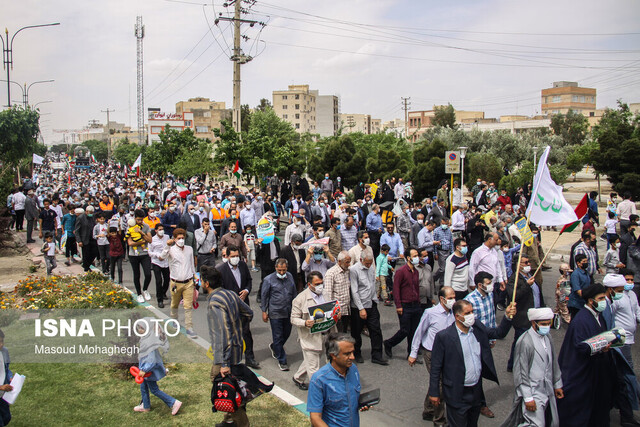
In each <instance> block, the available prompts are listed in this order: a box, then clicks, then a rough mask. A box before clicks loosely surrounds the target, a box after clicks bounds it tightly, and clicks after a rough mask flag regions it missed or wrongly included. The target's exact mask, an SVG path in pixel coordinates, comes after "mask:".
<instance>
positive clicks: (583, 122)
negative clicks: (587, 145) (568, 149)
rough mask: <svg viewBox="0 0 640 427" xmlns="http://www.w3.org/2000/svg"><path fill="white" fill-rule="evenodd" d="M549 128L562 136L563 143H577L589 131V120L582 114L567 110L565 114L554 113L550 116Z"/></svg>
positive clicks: (579, 142) (581, 140)
mask: <svg viewBox="0 0 640 427" xmlns="http://www.w3.org/2000/svg"><path fill="white" fill-rule="evenodd" d="M551 129H553V133H554V134H556V135H558V136H559V137H561V138H562V143H563V145H578V144H582V143H583V142H584V139H585V137H586V136H587V133H588V132H589V121H588V120H587V118H586V117H585V116H583V115H582V114H580V113H576V112H575V111H573V110H569V111H568V112H567V114H555V115H554V116H553V117H552V118H551Z"/></svg>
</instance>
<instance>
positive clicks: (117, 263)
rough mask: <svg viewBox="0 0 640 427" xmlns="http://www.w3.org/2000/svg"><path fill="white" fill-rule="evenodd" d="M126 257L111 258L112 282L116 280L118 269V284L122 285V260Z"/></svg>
mask: <svg viewBox="0 0 640 427" xmlns="http://www.w3.org/2000/svg"><path fill="white" fill-rule="evenodd" d="M123 259H124V255H118V256H110V257H109V271H111V280H115V278H116V268H117V269H118V283H120V284H122V260H123Z"/></svg>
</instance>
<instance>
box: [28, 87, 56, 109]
mask: <svg viewBox="0 0 640 427" xmlns="http://www.w3.org/2000/svg"><path fill="white" fill-rule="evenodd" d="M53 82H55V80H38V81H37V82H33V83H31V84H30V85H29V86H28V87H27V84H26V83H25V84H24V85H25V90H24V91H22V96H23V98H24V108H25V109H26V108H27V105H29V89H31V86H33V85H35V84H38V83H53Z"/></svg>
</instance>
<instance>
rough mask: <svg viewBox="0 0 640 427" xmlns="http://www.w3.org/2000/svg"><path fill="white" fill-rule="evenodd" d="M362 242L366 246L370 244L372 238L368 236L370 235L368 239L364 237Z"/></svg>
mask: <svg viewBox="0 0 640 427" xmlns="http://www.w3.org/2000/svg"><path fill="white" fill-rule="evenodd" d="M362 243H363V244H364V245H365V246H369V244H370V243H371V239H370V238H368V237H367V238H366V239H362Z"/></svg>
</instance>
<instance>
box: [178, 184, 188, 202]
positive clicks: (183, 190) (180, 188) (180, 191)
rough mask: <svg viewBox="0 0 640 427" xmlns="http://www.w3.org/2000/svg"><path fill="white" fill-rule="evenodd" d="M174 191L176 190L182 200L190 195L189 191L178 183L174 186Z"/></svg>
mask: <svg viewBox="0 0 640 427" xmlns="http://www.w3.org/2000/svg"><path fill="white" fill-rule="evenodd" d="M176 189H177V190H178V195H179V196H180V197H181V198H183V199H184V198H186V197H187V195H188V194H189V193H190V191H189V189H188V188H187V187H185V186H184V185H183V184H180V183H177V184H176Z"/></svg>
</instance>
